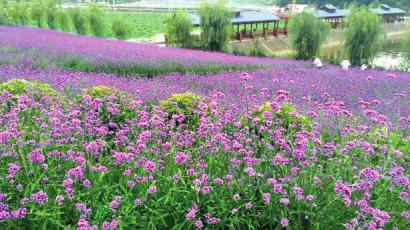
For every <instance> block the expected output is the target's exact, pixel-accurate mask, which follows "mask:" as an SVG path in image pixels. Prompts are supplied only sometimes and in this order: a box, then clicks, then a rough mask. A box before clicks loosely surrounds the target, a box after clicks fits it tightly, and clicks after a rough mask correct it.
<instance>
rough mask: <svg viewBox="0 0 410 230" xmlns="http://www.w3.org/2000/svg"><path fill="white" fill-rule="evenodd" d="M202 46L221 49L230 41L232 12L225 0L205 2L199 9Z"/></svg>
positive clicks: (215, 49)
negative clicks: (226, 5)
mask: <svg viewBox="0 0 410 230" xmlns="http://www.w3.org/2000/svg"><path fill="white" fill-rule="evenodd" d="M199 17H200V26H201V30H202V33H201V40H202V46H203V48H204V49H206V50H211V51H221V50H224V49H225V48H226V45H227V44H228V41H229V32H230V31H229V28H230V24H231V17H232V15H231V13H230V12H229V11H228V10H227V9H226V7H225V4H224V2H223V1H219V2H218V3H216V4H208V3H204V4H203V5H202V6H201V8H200V9H199Z"/></svg>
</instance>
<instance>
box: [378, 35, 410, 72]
mask: <svg viewBox="0 0 410 230" xmlns="http://www.w3.org/2000/svg"><path fill="white" fill-rule="evenodd" d="M373 66H374V67H377V68H384V69H395V70H402V71H410V49H407V47H404V46H403V41H402V40H391V41H389V42H388V43H387V44H386V45H385V46H384V48H383V50H382V51H381V52H380V53H378V54H377V56H376V58H375V59H374V61H373Z"/></svg>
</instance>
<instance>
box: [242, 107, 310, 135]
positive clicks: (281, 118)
mask: <svg viewBox="0 0 410 230" xmlns="http://www.w3.org/2000/svg"><path fill="white" fill-rule="evenodd" d="M266 112H267V113H269V114H270V117H271V119H270V120H266V118H265V115H264V113H266ZM250 117H251V119H255V118H257V119H258V120H259V122H261V123H265V122H267V121H269V122H275V123H276V124H279V126H281V127H284V128H285V129H286V130H285V132H286V133H288V134H289V133H292V134H293V133H294V132H297V131H301V130H311V129H312V127H313V124H312V121H311V120H310V119H309V118H308V117H306V116H303V115H301V114H299V113H298V112H297V111H296V108H295V107H294V106H293V105H292V104H291V103H283V104H281V105H280V107H279V108H278V109H276V108H275V109H273V108H272V106H271V105H270V104H269V103H266V104H264V105H262V106H261V107H260V108H259V109H257V110H253V111H251V112H250ZM277 122H279V123H277ZM241 123H242V125H244V126H248V127H251V129H252V130H254V131H255V132H258V130H257V126H255V125H253V121H252V120H247V119H246V118H245V117H242V118H241Z"/></svg>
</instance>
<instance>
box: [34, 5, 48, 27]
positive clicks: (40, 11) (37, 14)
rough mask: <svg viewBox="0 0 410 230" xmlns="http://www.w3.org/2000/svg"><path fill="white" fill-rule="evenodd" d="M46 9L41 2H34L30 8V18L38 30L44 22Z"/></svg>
mask: <svg viewBox="0 0 410 230" xmlns="http://www.w3.org/2000/svg"><path fill="white" fill-rule="evenodd" d="M47 8H48V7H47V6H45V2H44V1H42V0H36V1H35V2H34V3H32V5H31V7H30V13H31V18H32V19H33V20H34V21H35V22H36V24H37V26H38V27H40V28H41V27H43V26H44V21H45V20H46V16H47V15H46V14H47V12H48V9H47Z"/></svg>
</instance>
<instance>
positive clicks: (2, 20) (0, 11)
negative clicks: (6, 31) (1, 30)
mask: <svg viewBox="0 0 410 230" xmlns="http://www.w3.org/2000/svg"><path fill="white" fill-rule="evenodd" d="M7 23H8V15H7V10H6V8H4V7H3V6H1V5H0V25H5V24H7Z"/></svg>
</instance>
